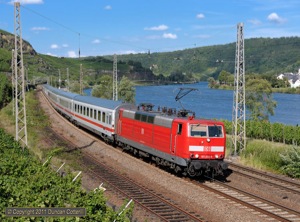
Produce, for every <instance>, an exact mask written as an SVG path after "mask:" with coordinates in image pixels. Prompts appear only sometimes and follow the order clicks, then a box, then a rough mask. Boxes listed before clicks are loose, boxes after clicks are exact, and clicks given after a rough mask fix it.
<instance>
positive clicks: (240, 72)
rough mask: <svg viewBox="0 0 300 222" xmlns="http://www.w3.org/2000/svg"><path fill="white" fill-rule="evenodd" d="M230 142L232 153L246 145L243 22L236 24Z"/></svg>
mask: <svg viewBox="0 0 300 222" xmlns="http://www.w3.org/2000/svg"><path fill="white" fill-rule="evenodd" d="M232 143H233V146H234V155H237V153H238V152H240V151H242V150H243V149H245V147H246V108H245V59H244V24H243V23H239V24H238V25H237V42H236V55H235V73H234V93H233V111H232Z"/></svg>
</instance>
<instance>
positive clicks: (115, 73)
mask: <svg viewBox="0 0 300 222" xmlns="http://www.w3.org/2000/svg"><path fill="white" fill-rule="evenodd" d="M113 100H115V101H118V66H117V55H116V54H114V64H113Z"/></svg>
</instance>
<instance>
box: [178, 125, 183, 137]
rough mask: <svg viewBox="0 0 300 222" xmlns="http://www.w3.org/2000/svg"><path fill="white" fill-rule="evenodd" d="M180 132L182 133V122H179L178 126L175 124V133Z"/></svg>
mask: <svg viewBox="0 0 300 222" xmlns="http://www.w3.org/2000/svg"><path fill="white" fill-rule="evenodd" d="M181 133H182V124H181V123H179V124H178V126H177V134H178V135H181Z"/></svg>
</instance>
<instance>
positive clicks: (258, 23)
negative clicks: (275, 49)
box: [248, 19, 261, 25]
mask: <svg viewBox="0 0 300 222" xmlns="http://www.w3.org/2000/svg"><path fill="white" fill-rule="evenodd" d="M248 22H249V23H251V24H252V25H261V21H260V20H258V19H251V20H248Z"/></svg>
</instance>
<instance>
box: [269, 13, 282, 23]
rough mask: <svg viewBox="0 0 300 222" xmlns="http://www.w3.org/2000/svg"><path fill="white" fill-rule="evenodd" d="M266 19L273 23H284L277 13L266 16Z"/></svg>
mask: <svg viewBox="0 0 300 222" xmlns="http://www.w3.org/2000/svg"><path fill="white" fill-rule="evenodd" d="M267 19H268V20H269V21H270V22H274V23H279V24H280V23H284V22H285V21H286V19H284V18H281V17H280V16H279V15H278V14H277V13H275V12H273V13H271V14H270V15H268V17H267Z"/></svg>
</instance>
